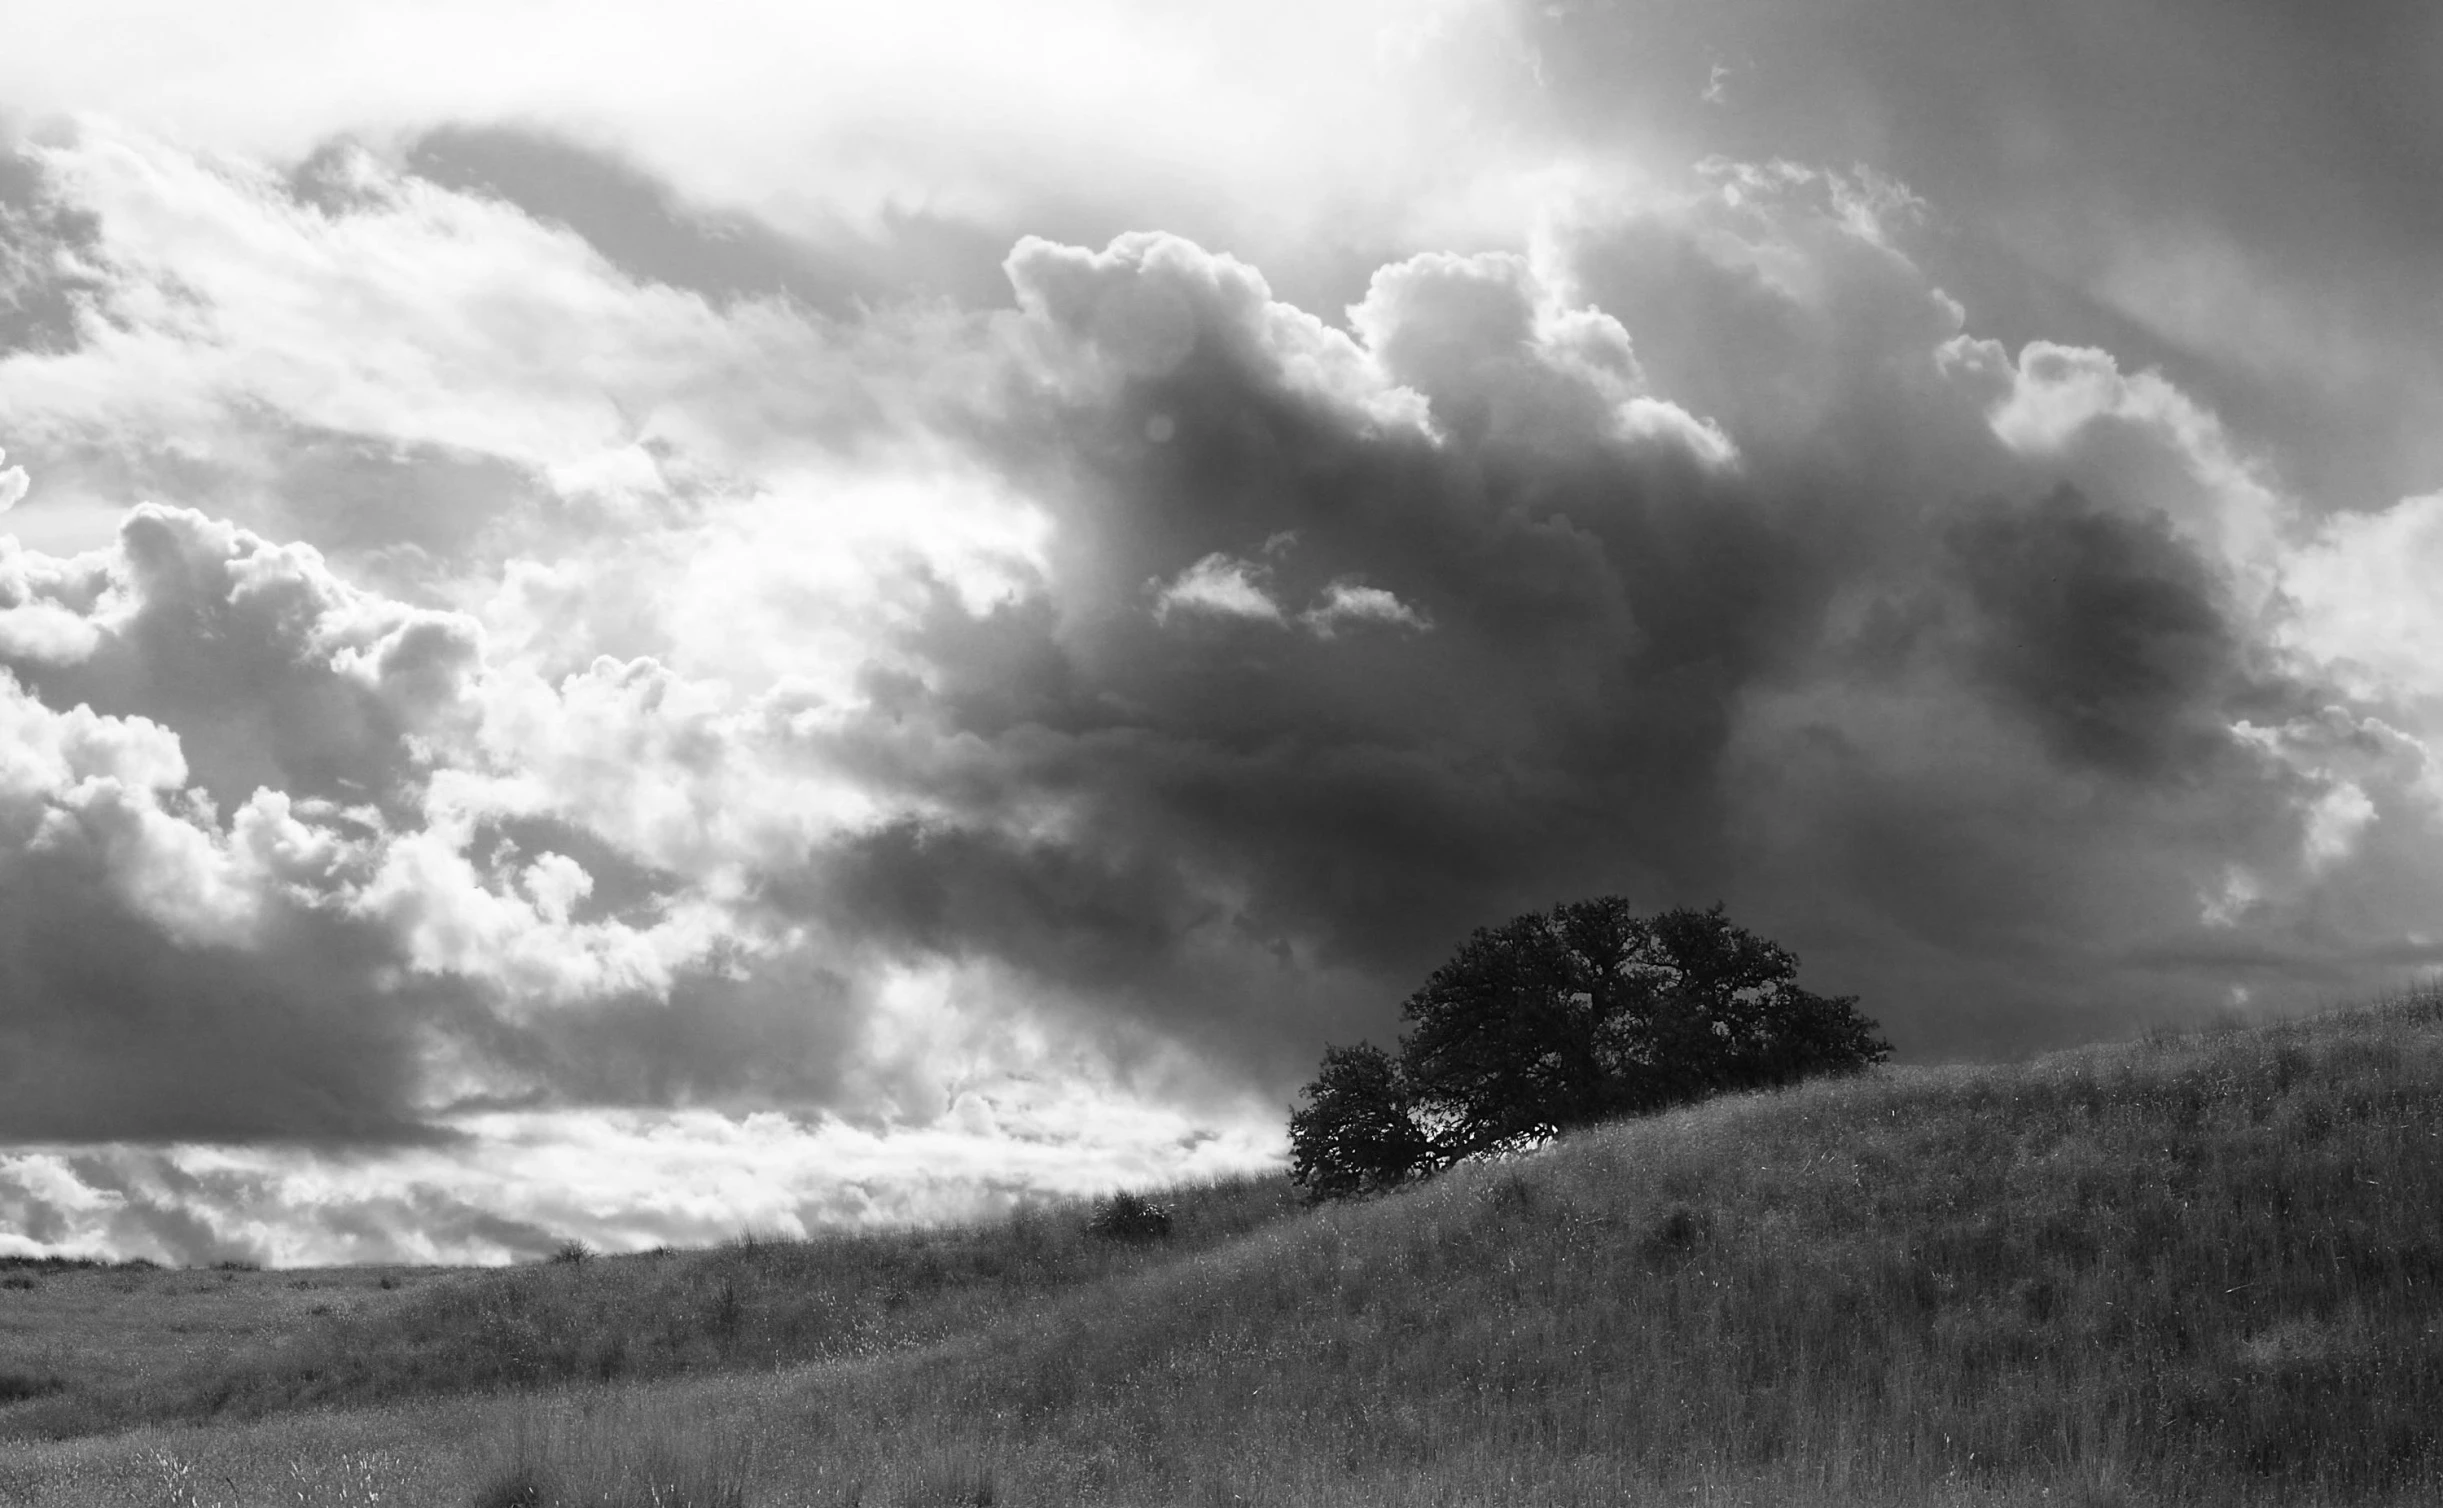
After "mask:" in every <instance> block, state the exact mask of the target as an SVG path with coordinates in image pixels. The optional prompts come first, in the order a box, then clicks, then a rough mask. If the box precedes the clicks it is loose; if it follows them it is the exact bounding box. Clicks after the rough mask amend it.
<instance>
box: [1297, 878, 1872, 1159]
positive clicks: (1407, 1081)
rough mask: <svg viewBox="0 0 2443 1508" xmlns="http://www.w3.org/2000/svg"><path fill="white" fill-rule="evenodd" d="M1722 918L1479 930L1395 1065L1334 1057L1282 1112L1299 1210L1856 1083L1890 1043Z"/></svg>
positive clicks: (1591, 918) (1692, 914)
mask: <svg viewBox="0 0 2443 1508" xmlns="http://www.w3.org/2000/svg"><path fill="white" fill-rule="evenodd" d="M1797 975H1798V960H1797V958H1796V957H1794V956H1792V954H1791V953H1790V952H1789V950H1787V949H1785V948H1783V947H1781V946H1779V945H1778V944H1775V943H1772V942H1769V941H1767V940H1765V939H1764V938H1761V937H1758V936H1756V935H1755V934H1753V933H1751V932H1748V931H1747V930H1745V929H1744V928H1741V927H1738V926H1735V925H1733V924H1732V922H1731V920H1730V918H1729V917H1728V916H1726V915H1724V914H1723V909H1722V908H1721V907H1720V906H1715V907H1714V908H1713V909H1711V910H1709V911H1690V910H1679V911H1666V912H1663V913H1662V914H1660V915H1658V916H1653V917H1640V916H1637V915H1634V914H1633V913H1631V911H1630V910H1629V907H1628V903H1627V902H1625V901H1623V900H1620V899H1619V898H1618V897H1615V896H1605V897H1601V898H1599V899H1596V900H1590V901H1574V902H1571V903H1570V904H1567V905H1563V906H1556V907H1554V908H1553V909H1552V910H1551V911H1550V912H1546V913H1530V914H1528V915H1525V916H1520V917H1515V918H1513V919H1512V920H1510V921H1509V922H1506V923H1504V924H1503V925H1501V926H1499V927H1486V928H1480V929H1478V930H1477V932H1476V933H1475V935H1474V936H1472V937H1470V938H1469V939H1468V940H1467V942H1466V943H1464V944H1463V945H1462V946H1461V947H1460V949H1459V952H1458V953H1457V954H1456V955H1455V956H1454V957H1453V958H1452V959H1451V960H1450V962H1448V963H1446V964H1444V965H1443V966H1442V967H1441V968H1439V969H1436V970H1435V971H1434V973H1433V977H1431V978H1430V979H1428V980H1426V981H1425V983H1424V985H1423V986H1422V987H1421V988H1419V989H1418V990H1417V992H1416V993H1415V994H1413V995H1411V996H1409V997H1408V1000H1407V1003H1406V1004H1405V1005H1404V1006H1403V1007H1402V1012H1401V1013H1402V1015H1403V1016H1404V1017H1405V1018H1406V1020H1407V1021H1408V1022H1409V1026H1410V1029H1409V1031H1408V1032H1407V1033H1406V1034H1405V1035H1403V1036H1402V1037H1401V1038H1400V1051H1399V1054H1398V1056H1397V1057H1396V1058H1395V1057H1394V1056H1393V1055H1391V1054H1390V1053H1387V1052H1384V1051H1383V1050H1382V1049H1381V1048H1378V1047H1375V1046H1373V1045H1371V1044H1360V1045H1358V1046H1356V1047H1334V1048H1331V1049H1329V1050H1327V1051H1326V1052H1325V1053H1324V1056H1323V1071H1322V1072H1321V1073H1320V1074H1319V1075H1317V1077H1316V1078H1315V1081H1314V1082H1313V1083H1311V1084H1309V1085H1307V1086H1306V1103H1305V1104H1304V1105H1302V1106H1300V1107H1298V1108H1296V1109H1294V1110H1292V1111H1291V1112H1290V1118H1289V1141H1290V1162H1291V1176H1292V1177H1294V1178H1295V1179H1296V1180H1297V1181H1298V1182H1299V1183H1300V1184H1301V1185H1303V1186H1304V1187H1305V1188H1306V1190H1307V1192H1308V1194H1309V1195H1310V1196H1311V1197H1314V1198H1318V1199H1330V1198H1340V1197H1344V1196H1347V1195H1350V1194H1362V1193H1369V1192H1373V1191H1377V1190H1381V1189H1386V1188H1391V1187H1394V1186H1396V1185H1398V1184H1401V1183H1404V1182H1406V1181H1407V1180H1409V1179H1411V1178H1415V1177H1419V1176H1421V1175H1424V1174H1430V1173H1434V1172H1438V1171H1440V1170H1441V1169H1443V1168H1447V1167H1449V1166H1451V1165H1452V1164H1453V1163H1457V1162H1463V1161H1465V1160H1467V1159H1468V1158H1471V1157H1477V1156H1481V1155H1484V1154H1486V1153H1498V1152H1506V1151H1515V1150H1519V1149H1523V1148H1526V1147H1532V1146H1535V1145H1537V1144H1538V1143H1541V1142H1543V1141H1546V1140H1549V1139H1550V1138H1552V1137H1554V1136H1556V1135H1558V1134H1560V1133H1561V1132H1563V1131H1567V1130H1570V1129H1571V1128H1573V1127H1577V1126H1585V1125H1591V1124H1594V1123H1595V1122H1597V1121H1605V1120H1613V1119H1617V1118H1619V1117H1622V1116H1629V1115H1644V1114H1650V1113H1652V1112H1654V1111H1658V1110H1665V1109H1669V1108H1670V1107H1672V1106H1674V1105H1682V1104H1686V1103H1688V1102H1689V1101H1692V1100H1700V1099H1704V1098H1707V1097H1708V1096H1711V1095H1716V1094H1724V1093H1729V1092H1731V1091H1734V1090H1741V1089H1763V1088H1771V1087H1776V1086H1780V1085H1785V1084H1794V1083H1796V1082H1798V1081H1799V1080H1801V1079H1806V1078H1813V1077H1816V1076H1818V1075H1822V1074H1838V1073H1852V1072H1856V1071H1857V1070H1859V1069H1862V1068H1865V1067H1867V1066H1868V1065H1870V1064H1874V1063H1879V1062H1882V1061H1883V1060H1884V1059H1885V1058H1886V1057H1888V1056H1889V1055H1890V1053H1891V1044H1890V1043H1888V1042H1886V1041H1884V1040H1883V1039H1882V1038H1880V1037H1878V1036H1876V1035H1875V1023H1874V1022H1873V1021H1871V1020H1869V1019H1868V1018H1867V1017H1865V1016H1864V1015H1861V1014H1860V1013H1859V1012H1858V1009H1857V1001H1856V1000H1855V999H1854V998H1851V997H1849V996H1830V997H1828V996H1823V995H1816V994H1811V993H1809V992H1808V991H1806V990H1802V989H1800V988H1799V987H1798V983H1797Z"/></svg>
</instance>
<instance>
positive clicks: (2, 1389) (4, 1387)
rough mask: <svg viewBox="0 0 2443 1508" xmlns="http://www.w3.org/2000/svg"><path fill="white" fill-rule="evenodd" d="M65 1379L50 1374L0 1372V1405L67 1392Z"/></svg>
mask: <svg viewBox="0 0 2443 1508" xmlns="http://www.w3.org/2000/svg"><path fill="white" fill-rule="evenodd" d="M67 1388H68V1384H67V1382H66V1380H65V1379H63V1378H61V1377H59V1376H57V1375H56V1374H54V1373H50V1372H18V1371H5V1372H0V1403H23V1402H24V1401H25V1400H26V1399H28V1398H48V1397H50V1396H51V1395H52V1394H53V1393H61V1392H65V1391H67Z"/></svg>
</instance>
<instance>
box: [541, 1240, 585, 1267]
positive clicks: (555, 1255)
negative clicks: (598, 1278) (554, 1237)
mask: <svg viewBox="0 0 2443 1508" xmlns="http://www.w3.org/2000/svg"><path fill="white" fill-rule="evenodd" d="M593 1259H594V1248H592V1247H590V1246H588V1245H586V1244H585V1243H584V1242H583V1241H563V1242H561V1243H560V1245H559V1247H558V1249H557V1250H555V1251H553V1252H552V1254H551V1260H552V1261H554V1262H557V1263H561V1264H564V1265H568V1266H574V1265H575V1264H577V1263H579V1262H590V1261H592V1260H593Z"/></svg>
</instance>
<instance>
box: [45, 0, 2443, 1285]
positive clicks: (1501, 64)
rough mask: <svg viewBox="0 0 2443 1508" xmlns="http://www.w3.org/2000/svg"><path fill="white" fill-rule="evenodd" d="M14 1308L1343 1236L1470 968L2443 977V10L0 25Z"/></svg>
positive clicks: (293, 11)
mask: <svg viewBox="0 0 2443 1508" xmlns="http://www.w3.org/2000/svg"><path fill="white" fill-rule="evenodd" d="M0 34H4V35H6V36H7V37H8V38H9V45H8V46H7V48H6V49H5V50H0V450H4V451H5V456H4V457H0V1252H28V1253H46V1252H63V1253H64V1252H76V1253H101V1254H108V1255H119V1256H135V1255H142V1256H149V1257H153V1258H155V1259H157V1260H164V1261H177V1262H205V1261H213V1260H222V1259H233V1258H239V1259H250V1260H257V1261H264V1262H274V1263H289V1264H305V1263H329V1262H366V1261H418V1262H503V1261H513V1260H523V1259H531V1258H533V1257H536V1256H539V1255H542V1254H544V1253H547V1252H548V1251H550V1250H551V1249H552V1248H554V1247H555V1246H556V1245H557V1244H558V1243H560V1242H561V1241H563V1240H568V1239H578V1240H583V1241H586V1242H588V1243H589V1244H591V1245H593V1246H596V1247H598V1248H601V1249H606V1250H626V1249H635V1248H640V1247H646V1246H651V1245H656V1244H664V1243H667V1244H700V1243H706V1242H711V1241H717V1240H720V1239H723V1238H725V1237H729V1236H734V1235H737V1234H740V1233H742V1232H746V1231H754V1232H758V1233H764V1234H781V1235H793V1234H802V1233H806V1232H811V1231H815V1230H820V1229H825V1228H835V1227H843V1226H849V1227H854V1226H871V1225H896V1224H904V1223H908V1222H923V1221H932V1220H943V1219H957V1218H965V1217H970V1216H975V1215H979V1214H989V1213H991V1212H993V1211H996V1210H1000V1209H1005V1208H1008V1207H1009V1206H1010V1205H1011V1204H1013V1203H1014V1202H1018V1201H1022V1200H1025V1199H1029V1198H1035V1197H1044V1196H1070V1195H1080V1194H1088V1193H1093V1192H1097V1191H1102V1190H1108V1189H1111V1188H1114V1187H1120V1186H1137V1187H1143V1186H1148V1185H1152V1184H1157V1183H1165V1182H1171V1181H1177V1180H1182V1179H1193V1178H1200V1177H1206V1176H1213V1175H1217V1174H1221V1173H1226V1172H1230V1171H1233V1170H1241V1169H1247V1168H1255V1167H1263V1166H1272V1165H1277V1163H1278V1160H1279V1158H1280V1156H1281V1154H1282V1150H1283V1145H1284V1123H1285V1119H1286V1112H1287V1107H1288V1105H1289V1104H1290V1103H1291V1101H1292V1099H1293V1098H1294V1096H1295V1094H1296V1092H1297V1089H1298V1086H1299V1085H1300V1084H1301V1083H1302V1082H1303V1081H1304V1080H1305V1079H1306V1078H1307V1077H1308V1076H1310V1075H1311V1074H1312V1072H1313V1071H1314V1067H1315V1064H1316V1062H1317V1060H1318V1058H1319V1056H1320V1054H1321V1052H1322V1050H1323V1048H1324V1047H1325V1046H1326V1045H1327V1044H1332V1043H1346V1042H1351V1041H1355V1040H1358V1039H1361V1038H1371V1039H1374V1040H1377V1041H1389V1040H1390V1039H1391V1038H1392V1037H1393V1035H1394V1034H1395V1033H1396V1032H1397V1030H1398V1027H1399V1006H1400V1002H1401V1001H1402V999H1403V998H1404V997H1405V996H1406V995H1407V994H1408V992H1409V991H1410V990H1412V989H1413V988H1415V987H1416V986H1417V985H1418V984H1419V983H1421V982H1422V980H1423V979H1424V977H1425V976H1426V975H1427V974H1428V973H1430V972H1431V970H1432V969H1433V967H1434V966H1435V965H1436V964H1438V963H1439V962H1441V961H1442V959H1444V958H1445V957H1447V956H1448V955H1449V954H1450V952H1451V951H1452V950H1453V949H1454V948H1455V947H1456V946H1457V944H1458V943H1459V942H1460V941H1461V940H1462V939H1464V938H1465V937H1466V936H1467V934H1468V932H1469V931H1470V930H1471V929H1473V928H1475V927H1478V926H1482V925H1490V924H1495V923H1498V922H1500V921H1503V920H1505V919H1507V918H1509V917H1511V916H1513V915H1516V914H1518V913H1520V912H1524V911H1528V910H1534V909H1541V908H1544V907H1547V906H1550V905H1552V904H1555V903H1556V902H1559V901H1562V900H1567V899H1574V898H1579V897H1584V896H1591V895H1599V894H1619V895H1622V896H1625V897H1628V898H1630V899H1631V900H1632V901H1634V902H1635V903H1637V904H1638V905H1640V906H1641V907H1645V908H1650V909H1654V910H1661V909H1665V908H1668V907H1672V906H1681V905H1698V906H1702V905H1708V904H1712V903H1714V902H1716V901H1720V902H1723V903H1725V904H1727V905H1728V907H1729V908H1730V911H1731V914H1732V916H1733V917H1734V918H1735V919H1736V920H1738V921H1740V922H1741V923H1743V924H1744V925H1746V926H1748V927H1750V928H1752V929H1754V930H1756V931H1758V932H1761V933H1763V934H1765V935H1767V936H1769V937H1772V938H1774V939H1776V940H1778V941H1780V942H1782V943H1783V944H1785V945H1786V946H1788V947H1790V948H1791V949H1792V950H1793V951H1794V952H1795V953H1796V954H1797V955H1798V956H1799V958H1800V959H1801V961H1802V969H1801V976H1800V977H1801V981H1802V982H1803V983H1805V984H1806V985H1807V986H1808V987H1810V988H1812V989H1815V990H1817V991H1819V992H1823V993H1840V994H1854V995H1856V996H1858V997H1859V999H1860V1004H1861V1008H1862V1009H1864V1010H1865V1011H1866V1012H1867V1013H1868V1014H1870V1015H1872V1016H1874V1017H1875V1018H1876V1019H1877V1020H1879V1021H1880V1022H1881V1023H1882V1024H1883V1026H1884V1028H1885V1030H1886V1032H1887V1034H1888V1035H1889V1036H1890V1037H1891V1038H1892V1040H1893V1041H1894V1043H1895V1044H1896V1045H1897V1047H1898V1049H1899V1056H1900V1057H1901V1058H1902V1059H1903V1060H1906V1061H1918V1062H1935V1061H1949V1060H1996V1059H2010V1058H2016V1057H2020V1056H2024V1055H2026V1054H2029V1053H2033V1052H2037V1051H2042V1050H2045V1049H2048V1048H2053V1047H2060V1046H2066V1045H2071V1044H2075V1043H2081V1042H2088V1041H2095V1040H2105V1039H2114V1038H2122V1037H2127V1036H2131V1035H2133V1034H2136V1033H2138V1032H2141V1031H2143V1030H2146V1029H2148V1028H2149V1027H2152V1026H2156V1025H2162V1024H2167V1023H2168V1024H2183V1023H2186V1024H2194V1023H2197V1022H2203V1021H2213V1020H2224V1019H2263V1018H2267V1017H2271V1016H2277V1015H2281V1014H2285V1013H2290V1012H2296V1011H2302V1010H2308V1009H2314V1008H2318V1007H2324V1006H2331V1005H2335V1004H2339V1003H2344V1002H2347V1001H2351V1000H2356V999H2361V998H2365V997H2367V996H2370V995H2373V994H2377V993H2380V992H2383V991H2386V990H2390V989H2396V988H2400V987H2402V986H2404V985H2406V984H2409V983H2412V982H2415V981H2418V980H2421V979H2423V978H2426V977H2428V976H2429V974H2430V972H2431V971H2432V970H2433V969H2434V967H2435V966H2436V964H2437V963H2438V962H2439V961H2443V769H2439V768H2438V766H2437V764H2436V758H2437V755H2438V754H2443V594H2438V593H2435V592H2433V591H2431V590H2430V589H2429V587H2428V583H2429V582H2431V581H2434V580H2436V579H2443V424H2438V423H2436V422H2435V416H2436V412H2437V408H2438V404H2439V403H2443V341H2439V339H2438V336H2439V335H2443V330H2439V329H2438V317H2439V311H2443V261H2438V260H2437V259H2436V258H2435V257H2434V256H2433V254H2432V248H2433V247H2434V246H2435V245H2436V244H2438V237H2439V236H2443V223H2438V222H2443V207H2438V201H2437V200H2436V198H2435V196H2434V195H2433V193H2432V192H2431V185H2432V184H2433V183H2434V182H2435V181H2436V180H2437V177H2438V174H2443V124H2438V122H2437V119H2436V117H2435V115H2434V112H2433V111H2432V110H2431V108H2430V107H2429V101H2430V100H2431V98H2432V93H2433V89H2432V83H2433V80H2434V78H2435V77H2436V76H2437V73H2438V70H2443V14H2437V13H2436V12H2434V10H2433V8H2432V7H2429V6H2422V5H2414V4H2407V3H2400V4H2385V3H2368V4H2363V5H2355V6H2350V7H2344V8H2334V7H2310V6H2305V5H2297V4H2274V3H2269V0H2165V3H2161V4H2156V5H2150V6H2146V7H2130V6H2127V5H2123V4H2117V3H2106V0H2063V3H2060V4H2055V5H2048V6H2041V7H2038V6H2026V5H2017V4H2007V3H2003V0H1703V3H1698V0H1619V3H1609V4H1604V3H1593V0H1563V3H1551V4H1534V5H1517V4H1508V3H1496V0H1398V3H1392V0H1326V3H1317V0H1300V3H1296V4H1291V3H1276V0H1250V3H1243V4H1239V5H1234V6H1230V7H1218V8H1217V7H1213V6H1210V5H1201V4H1186V3H1171V0H1152V3H1134V4H1122V3H1118V0H1112V3H1089V0H1057V3H1042V4H1021V5H1013V4H1000V3H981V0H915V3H906V4H899V5H893V6H881V7H877V6H857V7H850V6H842V5H829V4H795V3H793V4H786V5H783V4H775V3H758V0H696V3H691V4H689V5H686V6H676V5H669V4H661V3H651V4H648V3H633V0H631V3H618V0H612V3H588V4H585V5H582V6H579V5H576V4H573V3H561V0H532V3H519V0H488V3H486V4H483V5H480V6H479V5H472V4H455V3H442V4H434V5H427V6H417V7H400V6H396V5H388V4H375V3H370V0H325V3H317V4H314V5H310V6H309V5H301V4H295V3H271V0H215V3H207V4H188V5H179V6H167V5H161V4H157V3H139V0H84V3H82V4H80V5H78V6H75V7H65V6H58V5H47V4H46V5H36V4H33V3H29V0H0Z"/></svg>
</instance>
